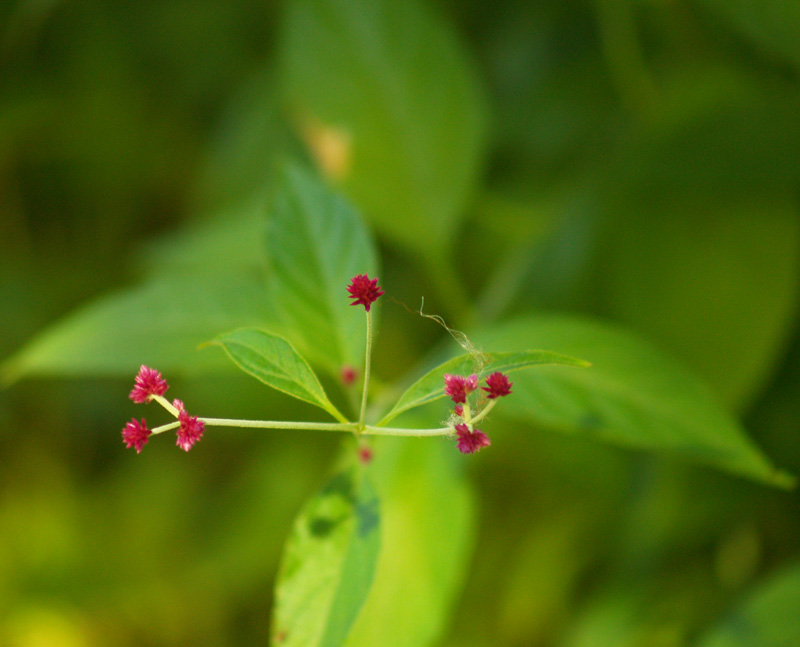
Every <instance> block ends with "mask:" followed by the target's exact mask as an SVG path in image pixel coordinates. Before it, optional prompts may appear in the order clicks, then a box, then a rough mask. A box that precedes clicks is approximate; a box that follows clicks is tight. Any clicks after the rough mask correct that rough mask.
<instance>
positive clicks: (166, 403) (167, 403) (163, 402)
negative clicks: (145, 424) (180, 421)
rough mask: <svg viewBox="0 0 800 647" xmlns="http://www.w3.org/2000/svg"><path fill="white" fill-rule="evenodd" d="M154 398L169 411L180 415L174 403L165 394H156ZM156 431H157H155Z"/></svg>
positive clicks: (176, 415) (174, 414)
mask: <svg viewBox="0 0 800 647" xmlns="http://www.w3.org/2000/svg"><path fill="white" fill-rule="evenodd" d="M153 400H155V401H156V402H158V403H159V404H160V405H161V406H162V407H164V408H165V409H166V410H167V411H169V412H170V413H171V414H172V415H173V416H175V417H176V418H177V417H178V410H177V409H176V408H175V407H173V406H172V403H171V402H170V401H169V400H167V399H166V398H165V397H164V396H163V395H154V396H153ZM153 433H155V432H153Z"/></svg>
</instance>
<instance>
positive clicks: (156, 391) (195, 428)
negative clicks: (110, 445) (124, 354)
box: [122, 365, 205, 454]
mask: <svg viewBox="0 0 800 647" xmlns="http://www.w3.org/2000/svg"><path fill="white" fill-rule="evenodd" d="M168 388H169V385H168V384H167V381H166V380H165V379H164V378H163V377H161V373H159V372H158V371H157V370H155V369H154V368H150V367H148V366H144V365H143V366H142V367H141V368H140V369H139V373H138V374H137V376H136V379H135V380H134V387H133V390H132V391H131V392H130V396H129V397H130V399H131V400H133V401H134V402H136V403H137V404H147V403H149V402H150V401H152V400H155V401H156V402H158V403H159V404H160V405H161V406H163V407H164V408H165V409H166V410H167V411H169V412H170V413H171V414H172V415H173V416H175V417H176V418H177V419H178V422H177V423H175V422H173V423H170V424H167V425H163V426H161V427H157V428H156V429H152V430H151V429H150V428H148V426H147V423H146V422H145V419H144V418H142V419H141V421H139V420H136V418H133V419H131V421H130V422H129V423H128V424H126V425H125V427H124V428H123V430H122V441H123V442H124V443H125V445H126V446H127V447H128V448H131V447H133V448H134V449H136V453H137V454H140V453H141V452H142V448H143V447H144V446H145V445H146V444H147V441H148V440H150V436H151V435H152V434H154V433H155V434H158V433H161V432H162V431H167V430H168V429H175V428H177V429H178V432H177V433H178V439H177V441H176V443H175V444H176V445H177V446H178V447H180V448H181V449H183V450H184V451H187V452H188V451H189V450H190V449H191V448H192V446H193V445H194V444H195V443H196V442H197V441H199V440H200V439H201V438H202V437H203V430H204V429H205V424H204V423H203V421H202V420H200V419H199V418H198V417H197V416H190V415H189V414H188V413H187V412H186V407H185V406H184V404H183V402H182V401H180V400H178V399H175V400H173V401H172V403H171V404H170V403H169V402H168V401H167V400H166V399H165V398H164V397H163V396H164V393H166V391H167V389H168Z"/></svg>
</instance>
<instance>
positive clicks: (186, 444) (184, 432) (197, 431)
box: [172, 400, 206, 452]
mask: <svg viewBox="0 0 800 647" xmlns="http://www.w3.org/2000/svg"><path fill="white" fill-rule="evenodd" d="M172 406H174V407H175V408H176V409H177V410H178V422H180V423H181V426H180V427H179V429H178V439H177V441H176V442H175V444H176V445H177V446H178V447H180V448H181V449H182V450H183V451H185V452H188V451H189V450H190V449H191V448H192V446H193V445H194V444H195V443H196V442H197V441H199V440H200V439H201V438H202V437H203V431H205V428H206V426H205V424H204V423H203V421H202V420H199V419H198V418H197V416H190V415H189V414H188V413H186V409H185V408H184V406H183V402H181V401H180V400H175V401H173V403H172Z"/></svg>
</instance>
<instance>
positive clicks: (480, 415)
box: [465, 399, 497, 425]
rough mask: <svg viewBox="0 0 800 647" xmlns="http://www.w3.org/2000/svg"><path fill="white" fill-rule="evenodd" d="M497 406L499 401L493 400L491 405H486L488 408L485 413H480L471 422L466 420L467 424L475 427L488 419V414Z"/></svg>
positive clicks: (484, 410)
mask: <svg viewBox="0 0 800 647" xmlns="http://www.w3.org/2000/svg"><path fill="white" fill-rule="evenodd" d="M496 404H497V399H494V400H491V401H490V402H489V404H487V405H486V407H485V408H484V409H483V411H481V412H480V413H479V414H478V415H477V416H475V417H474V418H470V419H469V420H465V422H466V423H467V424H470V425H474V424H475V423H478V422H480V421H481V420H483V419H484V418H485V417H486V415H487V414H488V413H489V412H490V411H491V410H492V408H493V407H494V405H496Z"/></svg>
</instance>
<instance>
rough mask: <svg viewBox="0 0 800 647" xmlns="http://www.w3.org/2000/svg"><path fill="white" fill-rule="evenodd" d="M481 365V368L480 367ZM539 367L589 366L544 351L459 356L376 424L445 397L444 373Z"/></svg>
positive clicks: (424, 378) (419, 384)
mask: <svg viewBox="0 0 800 647" xmlns="http://www.w3.org/2000/svg"><path fill="white" fill-rule="evenodd" d="M481 362H482V365H481ZM540 364H563V365H567V366H589V363H588V362H584V361H583V360H580V359H575V358H573V357H567V356H566V355H559V354H558V353H551V352H549V351H546V350H526V351H523V352H521V353H483V354H481V355H480V361H479V360H478V359H477V358H476V357H475V356H473V355H470V354H466V355H459V356H458V357H454V358H453V359H451V360H448V361H447V362H445V363H444V364H442V365H440V366H437V367H436V368H435V369H433V370H432V371H430V372H429V373H427V374H426V375H424V376H422V377H421V378H420V379H419V380H417V381H416V382H414V384H412V385H411V386H410V387H409V388H408V389H407V390H406V392H405V393H403V395H402V396H400V399H399V400H398V401H397V404H395V405H394V407H393V408H392V410H391V411H389V413H387V414H386V415H385V416H384V417H383V418H382V419H381V421H380V422H379V423H378V424H379V425H385V424H386V423H388V422H389V421H390V420H392V419H393V418H395V417H397V416H398V415H400V414H401V413H403V412H404V411H408V410H409V409H413V408H414V407H419V406H422V405H423V404H428V403H429V402H433V401H434V400H438V399H439V398H443V397H445V393H444V376H445V373H451V374H453V375H471V374H473V373H477V374H478V376H479V377H483V376H487V375H489V374H490V373H494V372H495V371H500V372H502V373H510V372H511V371H518V370H520V369H523V368H528V367H529V366H537V365H540Z"/></svg>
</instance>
